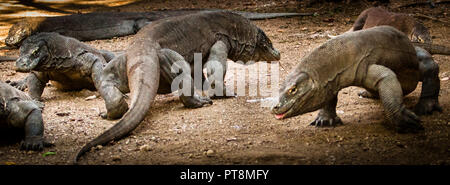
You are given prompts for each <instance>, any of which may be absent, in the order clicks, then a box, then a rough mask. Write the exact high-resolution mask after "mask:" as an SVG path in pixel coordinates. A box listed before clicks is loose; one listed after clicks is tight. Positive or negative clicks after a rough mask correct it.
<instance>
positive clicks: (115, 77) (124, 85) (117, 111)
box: [93, 54, 130, 119]
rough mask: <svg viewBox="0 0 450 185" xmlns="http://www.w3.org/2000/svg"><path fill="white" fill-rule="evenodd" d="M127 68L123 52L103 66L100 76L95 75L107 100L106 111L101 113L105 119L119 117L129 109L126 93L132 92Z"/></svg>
mask: <svg viewBox="0 0 450 185" xmlns="http://www.w3.org/2000/svg"><path fill="white" fill-rule="evenodd" d="M95 67H96V68H98V66H95ZM126 69H127V56H126V55H125V54H122V55H120V56H117V57H116V58H114V59H113V60H111V61H110V62H109V63H108V64H107V65H106V66H105V68H103V73H102V74H101V76H100V77H98V76H95V75H93V80H94V84H97V85H98V87H97V90H98V91H99V92H100V94H101V96H102V97H103V99H104V100H105V107H106V113H104V112H103V113H101V114H100V116H101V117H102V118H104V119H118V118H120V117H122V116H123V114H125V112H127V110H128V104H127V102H126V101H125V97H126V96H125V94H124V93H127V92H130V89H129V88H128V77H127V70H126ZM97 85H96V86H97Z"/></svg>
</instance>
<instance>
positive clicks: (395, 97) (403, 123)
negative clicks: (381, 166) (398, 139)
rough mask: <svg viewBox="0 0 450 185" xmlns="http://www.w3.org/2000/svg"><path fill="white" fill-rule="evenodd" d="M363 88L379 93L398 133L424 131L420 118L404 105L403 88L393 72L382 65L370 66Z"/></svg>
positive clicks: (385, 111)
mask: <svg viewBox="0 0 450 185" xmlns="http://www.w3.org/2000/svg"><path fill="white" fill-rule="evenodd" d="M363 86H364V88H366V89H368V90H370V91H377V92H378V94H379V95H380V99H381V102H382V104H383V107H384V113H385V115H386V117H387V118H388V120H389V121H390V122H391V123H392V124H393V125H394V126H395V129H396V130H397V131H398V132H400V133H403V132H417V131H419V130H423V126H422V125H421V124H420V119H419V117H418V116H417V115H416V114H414V113H413V112H412V111H410V110H408V109H407V108H406V107H405V105H404V104H403V91H402V87H401V85H400V82H399V81H398V79H397V77H396V75H395V73H394V72H393V71H392V70H390V69H389V68H386V67H384V66H381V65H375V64H373V65H370V66H369V69H368V71H367V76H366V78H365V80H364V82H363Z"/></svg>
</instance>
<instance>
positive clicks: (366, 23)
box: [329, 7, 450, 55]
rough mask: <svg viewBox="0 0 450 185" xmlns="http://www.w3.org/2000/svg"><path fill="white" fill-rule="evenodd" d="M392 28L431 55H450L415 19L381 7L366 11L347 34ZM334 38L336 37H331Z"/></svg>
mask: <svg viewBox="0 0 450 185" xmlns="http://www.w3.org/2000/svg"><path fill="white" fill-rule="evenodd" d="M382 25H387V26H392V27H394V28H397V29H398V30H400V31H401V32H403V33H404V34H406V35H407V36H408V37H409V39H410V40H411V42H413V45H414V46H419V47H422V48H423V49H425V50H427V51H428V52H429V53H431V54H442V55H450V49H449V48H448V47H446V46H441V45H436V44H433V43H432V42H433V41H432V38H431V36H430V31H429V30H428V28H426V27H425V26H424V25H423V24H422V23H420V22H419V21H417V20H416V19H415V18H414V17H412V16H409V15H408V14H403V13H393V12H389V11H387V10H385V9H383V8H381V7H372V8H368V9H366V10H364V11H363V12H361V14H360V15H359V16H358V18H357V19H356V20H355V23H354V24H353V26H352V28H351V29H350V30H348V31H347V32H353V31H358V30H364V29H368V28H372V27H375V26H382ZM329 37H331V38H334V37H335V36H331V35H330V36H329Z"/></svg>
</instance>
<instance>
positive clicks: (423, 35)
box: [410, 22, 432, 43]
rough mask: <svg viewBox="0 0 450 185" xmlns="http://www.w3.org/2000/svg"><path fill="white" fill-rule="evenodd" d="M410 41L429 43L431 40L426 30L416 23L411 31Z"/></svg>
mask: <svg viewBox="0 0 450 185" xmlns="http://www.w3.org/2000/svg"><path fill="white" fill-rule="evenodd" d="M410 39H411V41H412V42H421V43H431V42H432V39H431V36H430V32H429V31H428V29H427V28H426V27H425V26H424V25H423V24H421V23H419V22H416V23H415V25H414V28H413V29H412V30H411V36H410Z"/></svg>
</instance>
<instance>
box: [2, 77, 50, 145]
mask: <svg viewBox="0 0 450 185" xmlns="http://www.w3.org/2000/svg"><path fill="white" fill-rule="evenodd" d="M43 108H44V104H42V103H40V102H37V101H33V100H32V99H31V98H30V97H29V96H28V95H27V94H26V93H24V92H22V91H19V90H18V89H16V88H14V87H12V86H10V85H9V84H7V83H4V82H2V81H0V126H1V127H13V128H23V129H24V130H25V138H24V140H23V141H22V143H21V146H20V148H21V149H24V150H42V149H43V148H44V147H47V146H50V145H51V144H50V143H47V142H46V141H44V138H43V135H44V122H43V120H42V109H43Z"/></svg>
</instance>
